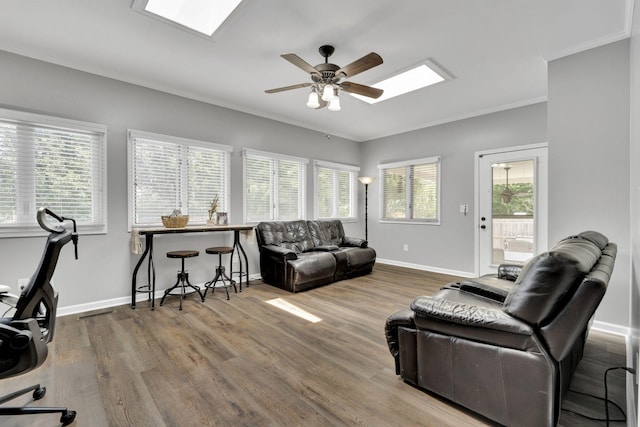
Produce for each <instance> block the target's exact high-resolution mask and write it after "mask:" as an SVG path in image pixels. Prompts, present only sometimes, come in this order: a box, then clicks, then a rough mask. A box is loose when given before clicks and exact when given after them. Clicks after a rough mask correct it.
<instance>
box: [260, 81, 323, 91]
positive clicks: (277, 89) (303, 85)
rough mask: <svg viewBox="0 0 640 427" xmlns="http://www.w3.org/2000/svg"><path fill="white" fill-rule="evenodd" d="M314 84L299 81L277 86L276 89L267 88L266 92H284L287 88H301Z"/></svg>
mask: <svg viewBox="0 0 640 427" xmlns="http://www.w3.org/2000/svg"><path fill="white" fill-rule="evenodd" d="M312 84H313V83H299V84H297V85H291V86H284V87H278V88H275V89H267V90H265V92H266V93H277V92H284V91H285V90H291V89H300V88H301V87H309V86H311V85H312Z"/></svg>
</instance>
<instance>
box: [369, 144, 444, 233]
mask: <svg viewBox="0 0 640 427" xmlns="http://www.w3.org/2000/svg"><path fill="white" fill-rule="evenodd" d="M425 163H436V165H437V168H438V170H437V177H438V183H437V185H438V194H437V198H438V207H437V209H436V215H437V218H438V219H437V220H436V221H424V220H420V219H385V218H384V173H383V172H384V169H393V168H400V167H406V166H411V165H421V164H425ZM441 194H442V159H441V158H440V156H433V157H423V158H421V159H414V160H404V161H400V162H393V163H384V164H379V165H378V209H379V211H378V214H379V220H378V222H380V223H384V224H421V225H440V222H441V221H442V219H441V217H440V213H441V209H442V199H441Z"/></svg>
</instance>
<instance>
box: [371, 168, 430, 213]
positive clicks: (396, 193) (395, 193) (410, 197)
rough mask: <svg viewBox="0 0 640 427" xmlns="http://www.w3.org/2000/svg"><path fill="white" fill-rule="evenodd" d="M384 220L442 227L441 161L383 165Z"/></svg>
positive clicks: (381, 182)
mask: <svg viewBox="0 0 640 427" xmlns="http://www.w3.org/2000/svg"><path fill="white" fill-rule="evenodd" d="M378 169H380V175H381V176H380V178H381V180H380V185H381V187H382V188H381V197H382V203H381V204H380V206H381V212H380V215H381V219H382V220H383V221H389V222H395V221H398V222H405V221H407V222H418V223H428V224H439V223H440V157H430V158H426V159H418V160H411V161H406V162H397V163H388V164H383V165H379V166H378Z"/></svg>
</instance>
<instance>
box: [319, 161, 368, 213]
mask: <svg viewBox="0 0 640 427" xmlns="http://www.w3.org/2000/svg"><path fill="white" fill-rule="evenodd" d="M359 170H360V168H358V167H355V166H349V165H342V164H337V163H330V162H324V161H320V160H317V161H316V162H315V174H316V176H315V178H316V181H315V182H316V200H315V204H316V218H336V219H355V218H356V212H357V197H356V196H357V191H356V179H357V174H358V171H359Z"/></svg>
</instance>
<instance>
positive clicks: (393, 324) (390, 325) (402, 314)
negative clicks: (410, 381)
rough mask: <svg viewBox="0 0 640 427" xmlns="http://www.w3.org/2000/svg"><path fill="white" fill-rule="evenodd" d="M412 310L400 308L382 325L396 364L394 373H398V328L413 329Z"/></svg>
mask: <svg viewBox="0 0 640 427" xmlns="http://www.w3.org/2000/svg"><path fill="white" fill-rule="evenodd" d="M413 316H414V312H413V311H412V310H401V311H398V312H397V313H394V314H392V315H391V316H389V317H388V318H387V322H386V323H385V326H384V333H385V336H386V337H387V345H388V346H389V351H390V352H391V355H392V356H393V359H394V360H395V364H396V375H400V340H399V338H398V328H400V327H404V328H409V329H415V327H416V324H415V322H414V321H413Z"/></svg>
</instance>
